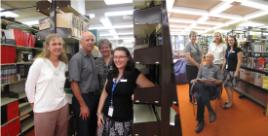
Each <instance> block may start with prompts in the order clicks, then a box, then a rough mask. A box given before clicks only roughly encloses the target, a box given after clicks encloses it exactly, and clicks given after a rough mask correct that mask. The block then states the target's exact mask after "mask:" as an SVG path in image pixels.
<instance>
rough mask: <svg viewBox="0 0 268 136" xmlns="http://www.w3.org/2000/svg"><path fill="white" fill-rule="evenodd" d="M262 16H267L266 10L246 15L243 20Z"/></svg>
mask: <svg viewBox="0 0 268 136" xmlns="http://www.w3.org/2000/svg"><path fill="white" fill-rule="evenodd" d="M264 15H268V10H267V11H256V12H254V13H251V14H248V15H246V16H245V17H244V20H250V19H253V18H257V17H261V16H264Z"/></svg>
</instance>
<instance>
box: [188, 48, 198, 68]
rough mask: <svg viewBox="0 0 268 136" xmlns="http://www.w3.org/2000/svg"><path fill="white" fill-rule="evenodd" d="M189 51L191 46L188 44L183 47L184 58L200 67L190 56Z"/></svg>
mask: <svg viewBox="0 0 268 136" xmlns="http://www.w3.org/2000/svg"><path fill="white" fill-rule="evenodd" d="M190 51H191V47H190V46H189V45H187V46H186V47H185V49H184V52H185V53H184V56H185V57H186V59H187V60H188V61H189V62H190V63H192V64H194V65H195V66H197V67H198V68H199V67H200V64H198V63H197V62H196V61H195V60H194V59H193V58H192V57H191V53H190Z"/></svg>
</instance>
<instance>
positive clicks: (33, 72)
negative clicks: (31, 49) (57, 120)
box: [25, 58, 67, 113]
mask: <svg viewBox="0 0 268 136" xmlns="http://www.w3.org/2000/svg"><path fill="white" fill-rule="evenodd" d="M66 69H67V68H66V64H65V63H63V62H60V63H59V65H58V66H57V67H55V66H54V65H53V64H52V62H51V61H50V60H49V59H46V58H37V59H36V60H35V61H34V63H33V64H32V66H31V67H30V70H29V73H28V77H27V80H26V85H25V91H26V95H27V98H28V101H29V102H30V103H34V107H33V111H34V112H35V113H43V112H50V111H55V110H58V109H60V108H62V107H63V106H65V105H66V104H67V99H66V94H65V92H64V84H65V79H66V77H65V71H66Z"/></svg>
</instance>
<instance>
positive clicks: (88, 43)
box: [80, 32, 95, 53]
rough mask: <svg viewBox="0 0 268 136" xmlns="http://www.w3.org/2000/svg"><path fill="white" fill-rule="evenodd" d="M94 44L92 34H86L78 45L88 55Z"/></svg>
mask: <svg viewBox="0 0 268 136" xmlns="http://www.w3.org/2000/svg"><path fill="white" fill-rule="evenodd" d="M94 43H95V37H94V36H93V34H92V33H90V32H87V33H84V34H83V35H82V38H81V40H80V44H81V46H82V48H83V49H84V50H85V51H86V52H87V53H90V52H91V51H92V49H93V47H94Z"/></svg>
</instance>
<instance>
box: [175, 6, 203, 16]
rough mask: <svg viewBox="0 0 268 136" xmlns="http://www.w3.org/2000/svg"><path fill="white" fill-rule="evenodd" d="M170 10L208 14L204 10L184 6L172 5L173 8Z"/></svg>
mask: <svg viewBox="0 0 268 136" xmlns="http://www.w3.org/2000/svg"><path fill="white" fill-rule="evenodd" d="M170 12H173V13H180V14H190V15H208V12H207V11H206V10H200V9H193V8H184V7H173V9H171V10H170Z"/></svg>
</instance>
